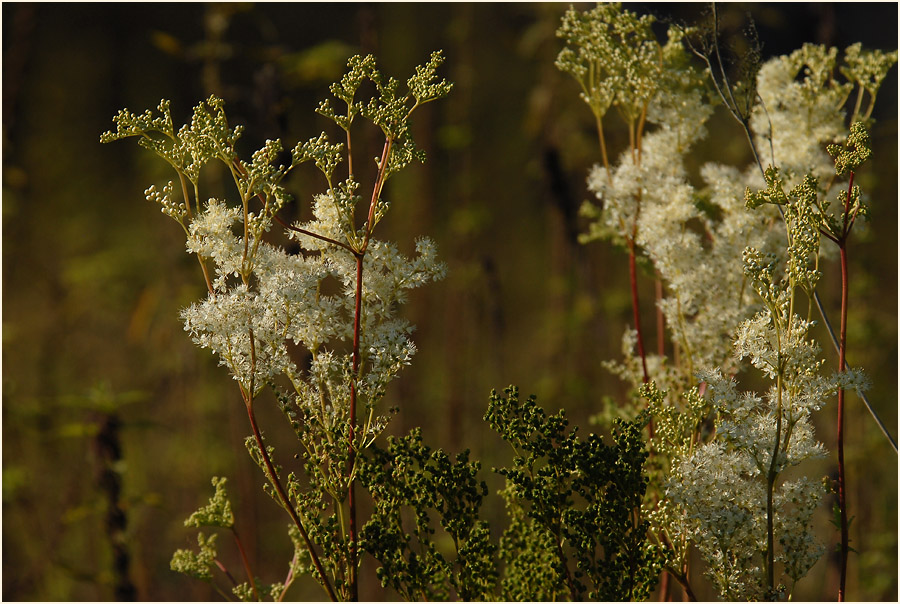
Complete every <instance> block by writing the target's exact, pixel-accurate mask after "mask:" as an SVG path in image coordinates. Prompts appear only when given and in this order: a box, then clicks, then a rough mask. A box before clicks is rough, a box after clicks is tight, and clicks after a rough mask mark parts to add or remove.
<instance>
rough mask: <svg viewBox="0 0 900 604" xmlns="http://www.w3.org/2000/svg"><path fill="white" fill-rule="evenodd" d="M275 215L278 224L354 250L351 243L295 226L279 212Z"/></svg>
mask: <svg viewBox="0 0 900 604" xmlns="http://www.w3.org/2000/svg"><path fill="white" fill-rule="evenodd" d="M273 216H274V218H275V220H277V221H278V224H280V225H281V226H283V227H284V228H286V229H289V230H291V231H296V232H297V233H302V234H304V235H308V236H310V237H312V238H314V239H318V240H319V241H324V242H326V243H331V244H333V245H336V246H338V247H341V248H344V249H345V250H347V251H349V252H352V251H353V248H352V247H350V246H349V245H347V244H346V243H343V242H340V241H338V240H336V239H331V238H330V237H325V236H324V235H319V234H318V233H313V232H312V231H307V230H306V229H301V228H300V227H295V226H294V225H291V224H288V223H286V222H285V221H284V220H282V219H281V217H280V216H278V214H273Z"/></svg>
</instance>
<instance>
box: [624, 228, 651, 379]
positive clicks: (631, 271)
mask: <svg viewBox="0 0 900 604" xmlns="http://www.w3.org/2000/svg"><path fill="white" fill-rule="evenodd" d="M628 275H629V277H630V279H631V309H632V311H633V313H634V328H635V330H636V331H637V346H638V354H639V355H641V368H642V369H643V371H644V383H645V384H646V383H647V382H649V381H650V375H649V374H648V373H647V355H646V353H645V351H644V336H643V334H642V333H641V313H640V304H639V302H638V290H637V262H636V260H635V256H634V238H633V237H629V238H628Z"/></svg>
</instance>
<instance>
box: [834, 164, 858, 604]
mask: <svg viewBox="0 0 900 604" xmlns="http://www.w3.org/2000/svg"><path fill="white" fill-rule="evenodd" d="M853 176H854V174H853V172H852V171H851V172H850V183H849V184H848V185H847V199H846V201H845V202H844V228H843V232H842V234H841V237H840V240H839V241H838V245H839V246H840V250H841V340H840V346H839V353H838V357H839V358H838V371H841V372H843V371H844V370H845V369H846V363H847V358H846V355H847V307H848V302H849V289H850V287H849V283H850V282H849V279H848V267H847V235H848V233H849V231H850V228H849V227H850V224H849V221H850V199H851V195H852V192H853ZM837 415H838V417H837V446H838V506H839V507H840V511H841V579H840V586H839V587H838V602H843V601H844V597H845V595H846V587H847V556H848V555H849V553H850V536H849V526H848V523H847V475H846V467H845V466H844V389H843V388H841V389H839V390H838V411H837Z"/></svg>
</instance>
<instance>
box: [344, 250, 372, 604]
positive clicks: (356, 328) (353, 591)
mask: <svg viewBox="0 0 900 604" xmlns="http://www.w3.org/2000/svg"><path fill="white" fill-rule="evenodd" d="M366 238H367V239H368V233H367V237H366ZM363 258H364V254H363V253H362V252H360V253H358V254H357V255H356V307H355V309H354V312H353V375H352V377H351V380H350V449H349V457H348V460H347V477H348V478H349V480H350V484H349V485H348V489H349V490H348V504H349V507H350V598H351V599H352V600H354V601H356V600H359V582H358V577H357V572H356V571H357V551H356V541H357V536H356V481H355V480H354V479H353V475H354V472H353V469H354V466H355V465H356V442H355V441H356V378H357V376H358V372H359V364H360V358H359V357H360V353H359V340H360V337H359V336H360V324H361V321H362V286H363Z"/></svg>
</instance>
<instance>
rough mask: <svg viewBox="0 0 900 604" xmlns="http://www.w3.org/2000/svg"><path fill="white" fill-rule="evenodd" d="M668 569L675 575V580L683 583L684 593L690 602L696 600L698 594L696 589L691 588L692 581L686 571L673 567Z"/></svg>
mask: <svg viewBox="0 0 900 604" xmlns="http://www.w3.org/2000/svg"><path fill="white" fill-rule="evenodd" d="M666 570H667V571H668V572H669V574H670V575H672V576H673V577H675V580H676V581H678V584H679V585H681V588H682V589H684V594H685V595H686V596H687V598H688V601H689V602H696V601H697V596H695V595H694V590H692V589H691V584H690V581H689V580H688V576H687V573H686V572H680V571H677V570H675V569H674V568H671V567H668V566H667V567H666Z"/></svg>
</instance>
